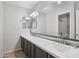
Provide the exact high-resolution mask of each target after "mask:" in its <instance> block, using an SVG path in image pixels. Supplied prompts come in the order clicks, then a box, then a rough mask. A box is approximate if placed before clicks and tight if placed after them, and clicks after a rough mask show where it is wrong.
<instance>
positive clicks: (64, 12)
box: [56, 10, 71, 38]
mask: <svg viewBox="0 0 79 59" xmlns="http://www.w3.org/2000/svg"><path fill="white" fill-rule="evenodd" d="M67 13H69V14H70V17H69V18H70V19H69V38H70V34H71V33H70V30H71V28H70V26H71V10H67V11H63V12H60V13H58V14H56V22H57V23H56V26H57V29H58V30H59V28H58V25H59V23H58V20H59V19H58V17H59V16H60V15H62V14H67ZM58 30H57V35H58V32H59V31H58Z"/></svg>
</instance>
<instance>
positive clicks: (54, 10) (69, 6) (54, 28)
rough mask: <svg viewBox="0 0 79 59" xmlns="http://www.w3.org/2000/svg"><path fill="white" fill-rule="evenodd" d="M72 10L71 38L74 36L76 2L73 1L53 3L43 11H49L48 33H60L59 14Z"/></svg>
mask: <svg viewBox="0 0 79 59" xmlns="http://www.w3.org/2000/svg"><path fill="white" fill-rule="evenodd" d="M66 11H70V12H71V20H70V38H74V4H73V2H62V3H61V4H59V5H58V4H57V3H53V4H52V5H51V6H48V7H47V8H46V9H44V10H43V12H45V13H47V18H46V20H47V23H46V24H47V34H50V35H54V36H55V35H58V20H57V14H59V13H62V12H66Z"/></svg>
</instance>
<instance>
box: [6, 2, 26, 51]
mask: <svg viewBox="0 0 79 59" xmlns="http://www.w3.org/2000/svg"><path fill="white" fill-rule="evenodd" d="M26 15H27V10H26V9H23V8H21V7H18V6H14V5H10V4H7V3H4V52H7V51H14V50H15V49H19V48H20V39H19V38H20V32H21V31H22V24H21V20H22V17H24V16H26Z"/></svg>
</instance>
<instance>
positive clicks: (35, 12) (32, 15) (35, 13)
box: [30, 9, 39, 17]
mask: <svg viewBox="0 0 79 59" xmlns="http://www.w3.org/2000/svg"><path fill="white" fill-rule="evenodd" d="M38 11H39V9H37V10H36V11H34V12H33V13H32V14H31V15H30V16H31V17H35V16H37V15H39V13H38Z"/></svg>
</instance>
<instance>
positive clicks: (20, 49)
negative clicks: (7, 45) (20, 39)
mask: <svg viewBox="0 0 79 59" xmlns="http://www.w3.org/2000/svg"><path fill="white" fill-rule="evenodd" d="M19 50H22V48H19V49H15V50H10V51H6V52H3V54H7V53H12V52H15V51H19Z"/></svg>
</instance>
